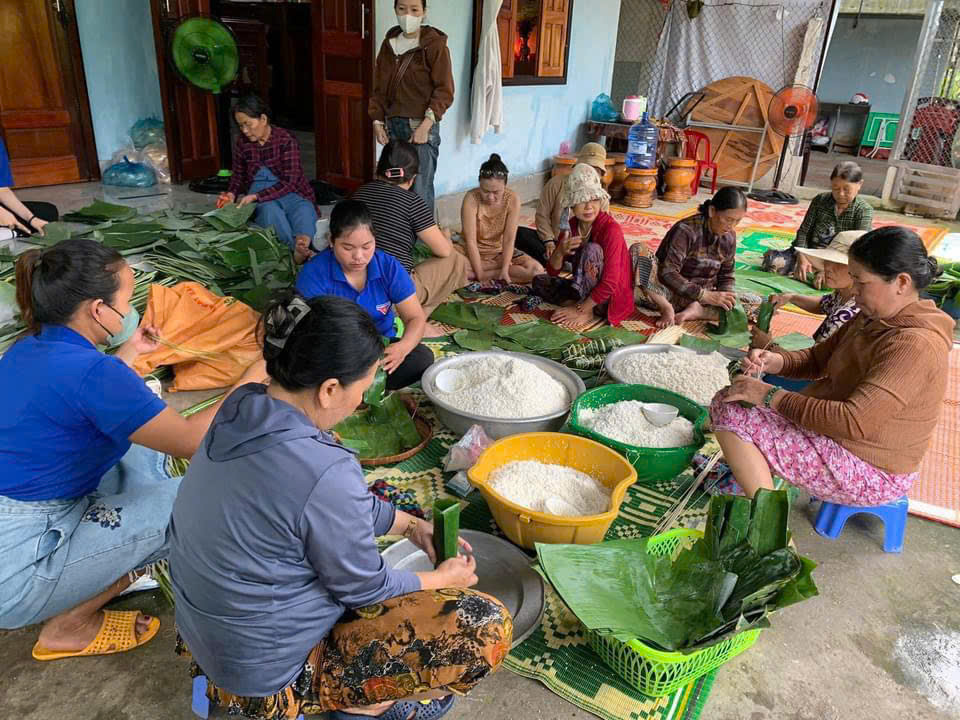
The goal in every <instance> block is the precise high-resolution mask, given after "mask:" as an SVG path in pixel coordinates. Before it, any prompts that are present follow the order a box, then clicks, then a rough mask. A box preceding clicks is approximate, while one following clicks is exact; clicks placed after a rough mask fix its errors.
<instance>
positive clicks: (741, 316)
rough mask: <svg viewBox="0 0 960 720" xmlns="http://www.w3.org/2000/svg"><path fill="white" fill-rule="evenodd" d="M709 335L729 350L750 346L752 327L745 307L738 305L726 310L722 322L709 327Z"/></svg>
mask: <svg viewBox="0 0 960 720" xmlns="http://www.w3.org/2000/svg"><path fill="white" fill-rule="evenodd" d="M707 334H708V335H712V336H713V338H714V339H715V340H716V341H717V342H718V343H720V344H721V345H723V346H724V347H729V348H742V347H746V346H747V345H749V344H750V326H749V324H748V323H747V313H746V311H745V310H744V309H743V305H741V304H740V303H737V304H736V305H734V306H733V309H731V310H724V311H723V313H722V314H721V315H720V322H719V323H718V324H716V325H707Z"/></svg>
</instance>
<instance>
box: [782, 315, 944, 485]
mask: <svg viewBox="0 0 960 720" xmlns="http://www.w3.org/2000/svg"><path fill="white" fill-rule="evenodd" d="M953 329H954V322H953V320H952V319H951V318H950V317H949V316H948V315H947V314H945V313H943V312H941V311H940V310H938V309H937V307H936V305H934V304H933V303H932V302H931V301H929V300H921V301H919V302H915V303H912V304H911V305H908V306H907V307H905V308H904V309H903V310H901V311H900V313H899V314H898V315H896V316H895V317H892V318H888V319H886V320H872V319H870V318H868V317H866V316H865V315H863V314H862V313H861V314H860V315H859V316H858V317H857V318H855V319H854V320H852V321H850V322H848V323H847V324H846V325H844V326H843V328H841V329H840V330H839V331H838V332H837V333H836V334H834V335H833V336H832V337H830V338H829V339H828V340H825V341H824V342H822V343H819V344H817V345H814V346H813V347H812V348H810V349H808V350H800V351H798V352H782V353H780V354H781V355H783V358H784V366H783V372H782V374H783V375H785V376H787V377H794V378H808V379H811V380H816V382H814V383H811V384H810V385H809V386H808V387H807V388H806V389H805V390H804V391H803V392H802V393H793V392H789V393H781V394H780V395H778V396H777V398H776V400H775V401H774V403H775V407H776V409H777V411H778V412H779V413H780V414H782V415H783V416H784V417H786V418H788V419H789V420H792V421H793V422H795V423H796V424H797V425H800V426H801V427H804V428H807V429H808V430H813V431H814V432H817V433H820V434H822V435H826V436H827V437H830V438H832V439H834V440H836V441H837V442H838V443H840V445H842V446H843V447H844V448H846V449H847V450H849V451H850V452H851V453H853V454H854V455H856V456H857V457H859V458H860V459H862V460H865V461H866V462H868V463H870V464H871V465H873V466H874V467H877V468H879V469H881V470H885V471H887V472H889V473H893V474H896V475H901V474H906V473H911V472H915V471H916V470H917V469H918V468H919V467H920V462H921V461H922V460H923V456H924V453H926V451H927V446H928V445H929V443H930V438H931V437H932V435H933V431H934V429H935V428H936V425H937V421H938V420H939V419H940V412H941V409H942V406H943V398H944V396H945V395H946V391H947V356H948V354H949V353H950V349H951V346H952V344H953Z"/></svg>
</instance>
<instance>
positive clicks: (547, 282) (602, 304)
mask: <svg viewBox="0 0 960 720" xmlns="http://www.w3.org/2000/svg"><path fill="white" fill-rule="evenodd" d="M609 199H610V196H609V195H608V194H607V193H606V191H605V190H604V189H603V187H602V186H601V185H600V178H599V176H598V175H597V173H596V171H595V170H594V168H592V167H591V166H589V165H585V164H582V163H581V164H579V165H577V166H576V167H574V168H573V172H572V173H570V175H568V176H567V178H566V180H565V181H564V185H563V198H562V203H563V204H564V206H565V207H569V208H570V212H571V214H572V215H573V217H571V218H570V232H569V233H567V232H564V233H562V234H561V236H560V240H559V241H558V242H557V247H556V249H555V250H554V251H553V254H552V255H551V256H550V261H549V262H548V263H547V274H546V275H538V276H537V277H535V278H534V279H533V294H534V295H536V296H538V297H540V298H543V299H544V300H546V301H547V302H549V303H554V304H556V305H563V306H564V307H563V308H561V309H560V310H557V311H556V312H554V313H553V317H552V318H551V320H553V322H557V323H561V324H563V325H569V326H570V327H574V328H576V327H583V326H584V325H588V324H589V323H591V322H592V321H594V320H595V319H596V318H598V317H600V318H606V319H607V320H609V321H610V324H611V325H619V324H620V323H621V322H622V321H623V320H626V319H627V317H629V315H630V313H631V312H633V281H632V273H631V267H630V253H629V252H628V251H627V243H626V241H625V240H624V238H623V230H622V229H621V227H620V225H619V223H617V221H616V220H614V219H613V216H612V215H610V213H608V212H605V211H603V210H602V209H601V207H602V203H603V202H604V201H605V200H606V201H609ZM571 254H572V256H573V257H572V260H571V263H572V265H573V277H572V278H563V277H559V275H560V271H561V270H562V269H563V263H564V260H565V258H566V257H567V256H568V255H571Z"/></svg>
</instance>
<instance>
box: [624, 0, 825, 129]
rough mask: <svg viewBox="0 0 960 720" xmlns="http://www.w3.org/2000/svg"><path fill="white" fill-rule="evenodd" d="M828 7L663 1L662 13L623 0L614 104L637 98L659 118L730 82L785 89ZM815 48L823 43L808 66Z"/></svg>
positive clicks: (657, 7)
mask: <svg viewBox="0 0 960 720" xmlns="http://www.w3.org/2000/svg"><path fill="white" fill-rule="evenodd" d="M828 9H829V8H828V7H827V8H826V9H825V6H824V4H823V3H821V2H820V0H783V1H782V2H769V0H753V1H751V0H743V1H738V2H725V1H722V0H721V1H718V2H701V0H669V7H665V6H664V5H663V4H662V3H659V2H654V1H653V0H622V3H621V9H620V26H619V31H618V37H617V53H616V60H615V64H614V77H613V90H612V92H611V96H612V98H613V102H614V106H615V107H619V105H620V104H621V102H622V100H623V98H624V97H625V96H627V95H643V96H646V97H647V98H648V100H649V106H650V109H651V111H652V112H653V113H654V114H655V115H657V116H661V115H664V114H666V113H667V112H668V111H669V110H670V109H671V107H673V106H674V105H675V104H676V103H677V102H678V101H680V100H681V99H682V98H683V97H684V96H685V95H687V94H688V93H692V92H696V91H698V90H700V89H702V88H703V87H705V86H707V85H709V84H710V83H712V82H715V81H717V80H722V79H724V78H727V77H732V76H744V77H748V78H756V79H757V80H760V81H762V82H763V83H765V84H766V85H768V86H770V88H771V89H772V90H773V91H776V90H778V89H780V88H781V87H784V86H786V85H792V84H793V82H794V75H795V73H796V69H797V66H798V64H799V62H800V56H801V52H802V49H803V45H804V38H805V34H806V31H807V25H808V23H809V22H810V20H811V19H813V18H814V17H817V16H820V17H823V15H824V13H825V12H827V11H828ZM691 16H692V17H691ZM821 47H822V37H821V38H819V39H818V42H817V51H816V52H817V57H815V58H814V59H813V63H814V67H815V66H816V63H817V61H818V59H819V53H820V48H821Z"/></svg>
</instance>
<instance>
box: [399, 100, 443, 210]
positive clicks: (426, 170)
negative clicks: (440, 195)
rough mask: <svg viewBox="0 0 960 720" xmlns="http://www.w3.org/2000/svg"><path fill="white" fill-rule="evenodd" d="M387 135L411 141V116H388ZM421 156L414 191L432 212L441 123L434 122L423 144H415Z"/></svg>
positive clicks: (434, 200) (434, 205)
mask: <svg viewBox="0 0 960 720" xmlns="http://www.w3.org/2000/svg"><path fill="white" fill-rule="evenodd" d="M387 135H389V136H390V139H391V140H406V141H407V142H410V138H411V137H413V130H411V129H410V118H402V117H392V118H387ZM414 147H415V148H416V149H417V155H418V156H419V158H420V172H419V174H418V175H417V179H416V180H415V181H414V183H413V191H414V192H415V193H416V194H417V195H419V196H420V197H421V198H423V201H424V202H425V203H426V204H427V207H428V208H429V209H430V212H432V213H435V212H436V204H435V203H436V196H435V195H434V192H433V176H434V175H436V174H437V159H438V158H439V157H440V123H434V124H433V127H432V128H430V135H429V137H428V140H427V142H425V143H424V144H423V145H414Z"/></svg>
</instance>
